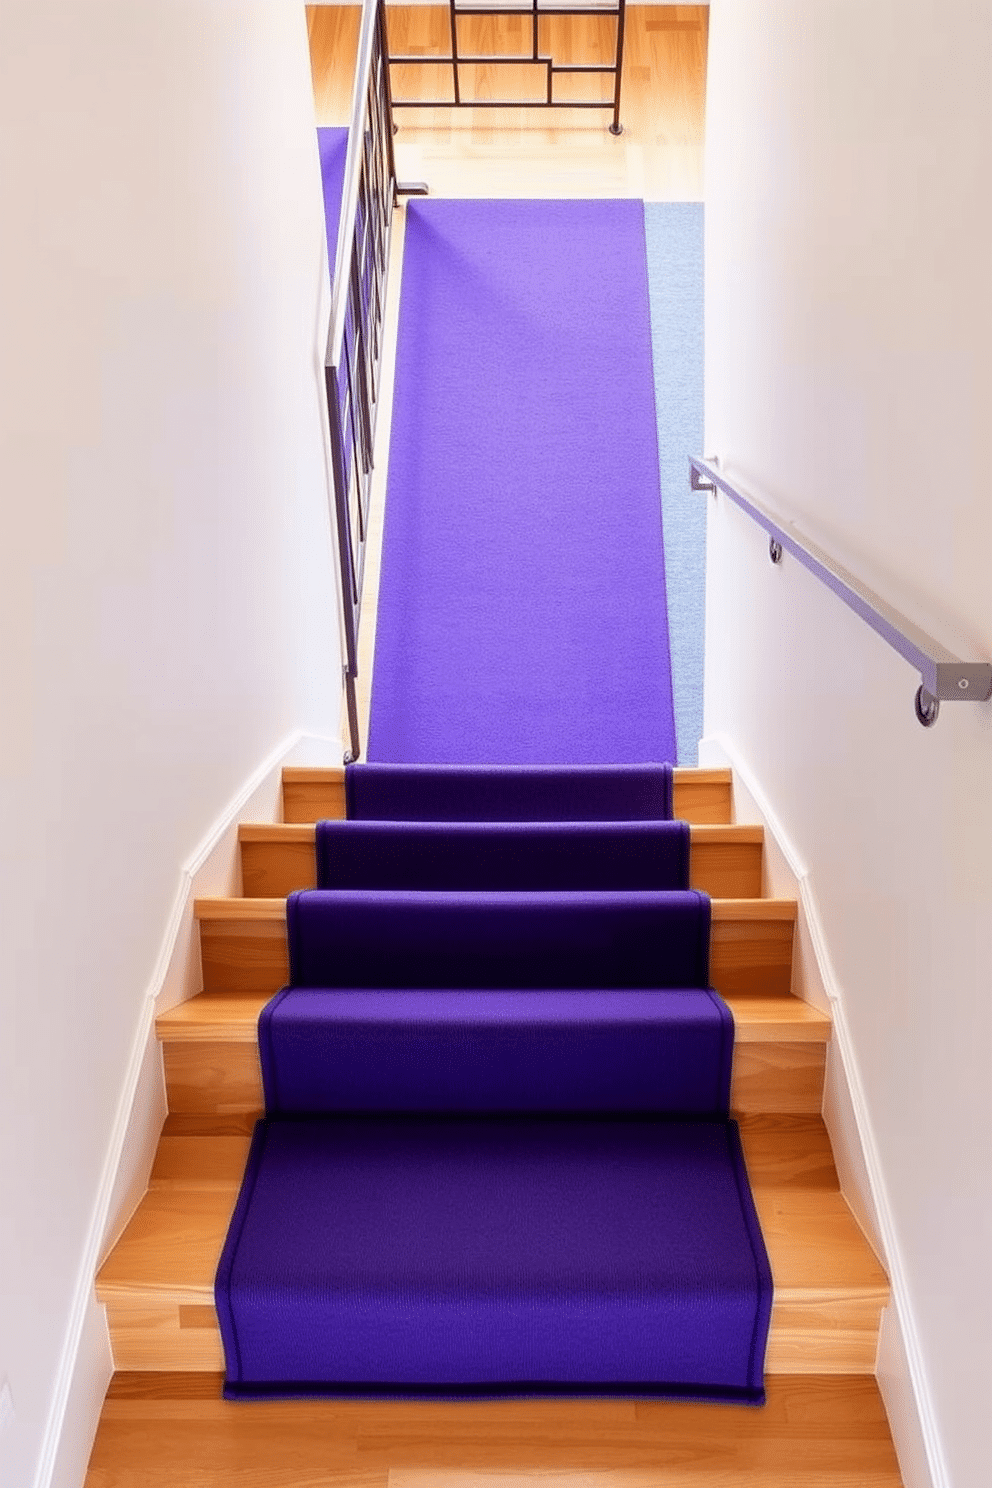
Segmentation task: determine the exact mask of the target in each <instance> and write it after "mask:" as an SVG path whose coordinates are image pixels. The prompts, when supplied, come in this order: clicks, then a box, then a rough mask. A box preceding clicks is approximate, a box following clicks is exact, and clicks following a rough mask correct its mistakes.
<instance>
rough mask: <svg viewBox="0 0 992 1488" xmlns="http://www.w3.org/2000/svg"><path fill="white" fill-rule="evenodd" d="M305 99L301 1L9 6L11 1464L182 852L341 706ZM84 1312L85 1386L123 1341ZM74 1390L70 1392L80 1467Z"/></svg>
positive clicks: (6, 1046) (3, 1282)
mask: <svg viewBox="0 0 992 1488" xmlns="http://www.w3.org/2000/svg"><path fill="white" fill-rule="evenodd" d="M313 123H314V121H313V105H312V96H311V91H310V77H309V66H308V59H307V49H306V29H305V18H304V9H303V5H302V3H299V4H297V3H291V0H268V3H266V0H240V3H237V4H235V3H233V0H227V3H224V0H198V3H196V4H195V5H194V4H171V3H167V4H162V5H151V6H149V5H135V4H133V3H132V0H51V3H48V4H45V5H37V4H35V3H34V0H13V3H11V0H5V4H4V7H3V17H2V22H0V203H2V207H0V212H2V228H0V232H2V236H3V251H2V257H0V262H2V273H0V389H2V395H0V451H2V453H0V493H2V494H0V502H2V511H0V515H2V528H0V555H2V556H0V562H2V574H3V578H2V583H0V678H2V682H0V719H2V722H0V800H2V842H3V850H2V862H0V904H2V922H3V933H2V935H0V1382H2V1380H3V1379H4V1377H6V1378H7V1379H8V1380H9V1384H10V1389H11V1393H12V1398H13V1406H14V1417H13V1420H12V1422H11V1423H10V1425H9V1427H8V1429H7V1430H6V1431H5V1432H4V1433H3V1436H2V1438H0V1482H2V1483H3V1484H4V1485H11V1488H14V1485H16V1488H25V1485H27V1484H30V1483H31V1482H32V1481H34V1480H35V1475H36V1473H37V1472H38V1471H39V1465H40V1471H41V1472H42V1474H45V1473H47V1472H48V1470H49V1468H50V1465H51V1462H50V1459H51V1455H52V1441H53V1438H52V1429H51V1422H52V1421H53V1419H54V1416H53V1411H55V1408H56V1406H57V1401H56V1382H57V1378H62V1381H63V1384H64V1381H65V1375H64V1372H63V1374H62V1375H61V1376H60V1374H59V1371H60V1369H62V1368H63V1365H64V1362H65V1361H64V1358H63V1352H64V1348H65V1346H66V1344H67V1342H68V1343H69V1344H71V1343H72V1338H71V1336H70V1335H71V1331H72V1330H71V1327H70V1324H71V1323H72V1319H73V1316H75V1317H76V1324H77V1325H78V1321H79V1319H78V1306H77V1312H76V1314H73V1306H74V1299H78V1298H79V1297H80V1296H85V1295H86V1291H85V1289H86V1288H87V1287H88V1285H89V1282H90V1280H91V1278H89V1277H87V1276H85V1275H84V1274H83V1271H84V1261H85V1258H86V1252H87V1244H88V1237H90V1238H91V1237H92V1235H93V1233H94V1224H95V1223H96V1222H97V1220H98V1218H99V1216H97V1215H96V1213H95V1205H96V1202H97V1199H96V1196H97V1194H98V1192H99V1189H100V1183H101V1174H103V1173H104V1170H105V1166H106V1162H107V1159H108V1153H109V1150H110V1149H109V1144H110V1142H111V1135H112V1133H113V1131H114V1130H115V1122H117V1123H118V1125H119V1118H120V1111H119V1107H120V1105H121V1102H122V1099H123V1098H124V1095H125V1093H126V1092H125V1083H126V1076H127V1072H128V1069H129V1061H131V1060H132V1056H133V1054H134V1051H135V1048H136V1039H137V1038H138V1034H139V1030H140V1028H141V1025H142V1019H143V1018H146V1017H147V998H148V995H149V992H150V991H154V990H156V989H155V988H154V987H153V986H152V979H153V976H154V973H155V967H156V961H157V958H158V956H159V951H160V947H161V944H162V940H163V936H164V934H165V932H166V928H167V923H168V920H169V916H170V911H171V910H172V908H173V905H174V902H175V899H176V893H177V889H178V887H179V883H180V869H181V866H182V865H183V863H184V862H185V861H186V860H187V859H188V858H189V857H190V854H191V852H192V851H193V849H194V848H195V846H196V844H197V843H199V842H200V841H201V840H202V839H203V837H204V834H205V833H206V832H207V831H208V829H209V828H210V826H211V824H212V823H213V822H214V821H215V820H216V819H217V817H218V815H219V813H221V812H222V811H223V808H224V807H225V805H226V804H227V803H228V802H229V801H230V800H231V799H232V798H233V797H234V796H236V795H237V793H238V791H239V790H240V789H241V788H242V787H243V786H244V784H245V782H246V781H249V780H250V779H251V777H252V776H253V773H254V772H256V771H257V769H258V767H259V765H260V763H261V762H262V761H264V760H265V759H267V758H268V757H269V756H270V755H271V754H272V752H273V750H274V749H276V748H277V746H278V745H279V743H280V741H282V740H285V739H286V738H288V737H290V736H292V735H293V734H294V733H298V732H300V731H305V732H308V733H310V734H313V735H325V736H326V735H336V734H337V732H338V723H339V706H340V655H339V641H338V623H337V601H336V591H335V587H334V580H333V571H332V568H331V563H330V551H331V550H330V536H329V523H328V518H327V510H326V499H327V497H326V480H325V463H324V462H325V441H324V425H323V421H322V417H323V416H322V412H321V405H320V398H321V382H320V361H321V350H322V342H323V325H322V323H321V322H322V318H323V317H325V316H326V261H325V257H326V256H325V249H324V245H323V219H322V212H321V198H320V190H319V173H318V164H317V155H316V146H315V139H314V134H313ZM80 1287H82V1288H83V1290H82V1291H80V1290H79V1289H80ZM77 1333H78V1326H77ZM83 1335H84V1347H83V1353H85V1354H86V1358H85V1360H83V1361H82V1363H81V1368H85V1369H86V1370H88V1371H89V1374H88V1378H90V1380H91V1383H92V1381H93V1380H96V1378H97V1376H98V1375H99V1373H100V1370H101V1368H105V1367H106V1355H105V1352H104V1353H101V1349H100V1347H99V1339H97V1340H96V1342H94V1337H95V1335H94V1334H93V1330H92V1327H90V1325H89V1324H87V1325H86V1327H84V1329H83ZM87 1351H88V1352H87ZM85 1393H86V1392H85V1390H83V1391H82V1392H81V1394H80V1395H79V1397H78V1399H77V1400H76V1401H75V1404H74V1405H71V1407H70V1411H69V1429H70V1430H71V1432H73V1433H75V1438H76V1441H75V1452H76V1467H75V1471H76V1474H77V1476H78V1479H79V1481H81V1471H82V1467H81V1462H82V1463H85V1453H86V1451H88V1442H84V1440H83V1439H84V1438H85V1436H86V1432H87V1430H91V1429H92V1424H93V1422H92V1414H91V1411H90V1408H89V1406H87V1404H86V1401H85V1398H84V1397H85ZM96 1393H97V1395H98V1394H99V1391H96ZM80 1402H82V1403H80ZM56 1414H57V1411H56ZM56 1424H57V1423H56ZM46 1431H48V1436H47V1437H46ZM43 1443H44V1444H46V1445H45V1450H44V1452H43ZM80 1453H82V1458H81V1462H80V1460H79V1458H80ZM62 1455H63V1459H64V1460H68V1461H69V1462H70V1466H69V1467H64V1468H63V1472H64V1474H65V1475H66V1481H69V1480H71V1476H72V1470H71V1459H72V1453H71V1452H70V1453H69V1456H68V1459H67V1458H66V1454H65V1452H63V1454H62ZM43 1459H44V1460H43ZM39 1480H40V1479H39Z"/></svg>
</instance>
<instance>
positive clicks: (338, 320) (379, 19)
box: [325, 0, 427, 759]
mask: <svg viewBox="0 0 992 1488" xmlns="http://www.w3.org/2000/svg"><path fill="white" fill-rule="evenodd" d="M426 190H427V188H426V186H423V185H421V184H419V183H418V184H416V185H408V186H402V185H400V184H399V183H398V182H397V180H396V162H395V158H394V155H393V121H392V108H391V100H390V92H389V62H388V52H387V47H386V18H385V4H384V0H365V4H364V6H363V9H362V24H361V31H360V33H359V41H358V60H357V63H356V69H355V91H354V96H353V102H352V112H351V122H350V125H349V129H348V153H347V159H346V163H345V169H344V184H343V187H342V200H341V217H340V225H339V228H338V240H337V247H336V252H335V255H334V263H333V265H332V268H331V272H332V293H331V324H330V331H329V335H328V344H327V356H326V359H325V383H326V388H327V411H328V418H329V421H330V434H331V462H332V469H333V481H334V508H335V519H336V526H337V537H338V554H339V558H340V568H341V599H342V605H343V619H344V653H345V656H344V683H345V692H346V697H347V707H348V731H349V735H350V750H349V755H348V757H349V758H351V759H357V758H358V756H359V754H360V752H361V741H360V736H359V725H358V701H357V695H356V688H355V684H356V680H357V677H358V628H359V622H360V619H361V608H362V580H363V577H364V571H365V548H366V541H367V538H368V529H369V506H370V501H371V493H372V467H373V451H374V447H375V432H376V420H377V414H378V410H379V399H380V392H381V364H382V347H383V334H384V329H385V314H386V288H387V281H388V274H389V250H390V241H391V234H392V218H393V207H394V205H395V203H396V198H397V196H398V195H399V194H400V193H401V192H407V193H413V194H416V195H423V194H425V193H426Z"/></svg>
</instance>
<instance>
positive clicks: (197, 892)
mask: <svg viewBox="0 0 992 1488" xmlns="http://www.w3.org/2000/svg"><path fill="white" fill-rule="evenodd" d="M342 752H343V746H342V743H341V740H340V739H331V738H321V737H318V736H315V735H312V734H302V733H300V732H296V733H293V734H291V735H290V736H289V737H288V738H285V739H283V740H282V742H281V743H280V744H278V745H277V746H276V748H275V749H274V750H273V751H272V752H271V754H269V756H268V757H267V758H266V759H265V760H263V761H262V763H261V764H260V765H259V766H258V768H257V769H256V770H255V771H253V773H252V774H251V776H250V777H249V778H248V780H247V781H246V782H245V783H244V785H243V786H242V787H241V789H240V790H239V791H238V792H237V793H236V795H235V796H234V797H233V798H232V799H231V800H230V801H229V802H228V804H227V805H226V806H225V807H224V809H223V811H221V813H220V814H219V816H218V817H217V819H216V821H215V822H214V824H213V826H212V827H211V828H210V830H209V831H208V832H207V833H206V835H205V836H204V838H203V839H202V841H201V842H200V844H199V846H198V847H197V848H196V849H195V851H194V852H193V853H192V854H191V856H190V857H189V858H188V859H187V861H186V862H185V863H184V864H183V867H182V870H181V873H180V880H179V887H178V890H177V892H176V897H175V900H174V902H173V906H172V912H171V914H170V916H169V920H168V923H167V926H166V930H165V934H164V936H163V938H162V945H161V948H160V950H159V954H158V959H157V961H156V964H155V969H154V971H153V972H152V976H151V979H150V981H149V983H148V987H147V989H146V991H145V995H144V998H143V999H142V1004H141V1012H140V1016H139V1019H138V1026H137V1028H136V1030H135V1035H134V1040H133V1042H132V1045H131V1054H130V1058H129V1060H128V1065H127V1070H126V1072H125V1075H124V1080H123V1083H122V1088H121V1094H120V1099H119V1100H118V1103H117V1112H116V1115H115V1118H114V1124H113V1127H112V1129H111V1133H110V1138H109V1140H108V1144H107V1154H106V1158H105V1160H104V1164H103V1169H102V1172H101V1176H100V1184H99V1188H98V1190H97V1196H96V1200H95V1202H94V1206H93V1214H92V1219H91V1221H90V1226H89V1230H88V1232H87V1238H86V1244H85V1247H84V1251H83V1257H82V1261H81V1263H80V1268H79V1272H78V1275H77V1280H76V1286H75V1290H74V1293H73V1302H72V1307H71V1310H70V1314H69V1323H68V1326H67V1329H66V1337H65V1343H64V1344H63V1348H62V1354H61V1358H60V1360H59V1367H58V1371H57V1373H56V1377H55V1388H54V1390H53V1393H52V1403H51V1406H50V1409H49V1413H48V1420H47V1423H46V1427H45V1436H44V1440H43V1442H42V1449H41V1453H40V1455H39V1459H38V1468H37V1471H36V1473H35V1480H34V1488H79V1485H80V1484H81V1483H82V1482H83V1479H84V1478H85V1476H86V1467H87V1463H88V1462H89V1456H90V1452H91V1451H92V1446H93V1438H94V1436H95V1434H96V1428H97V1426H98V1424H99V1420H100V1410H101V1408H102V1405H103V1397H104V1395H105V1393H106V1389H107V1385H108V1384H109V1382H110V1377H111V1375H112V1374H113V1362H112V1358H111V1353H110V1338H109V1334H108V1333H107V1323H106V1315H105V1311H104V1309H103V1308H102V1307H99V1306H98V1305H97V1303H96V1300H95V1298H94V1294H93V1279H94V1277H95V1275H96V1273H97V1270H98V1269H99V1264H100V1261H101V1259H102V1257H103V1256H104V1255H105V1254H106V1252H107V1251H108V1250H109V1249H110V1248H111V1245H112V1244H113V1243H114V1241H115V1240H116V1238H117V1236H118V1235H119V1234H120V1232H121V1230H123V1228H124V1226H125V1224H126V1223H127V1221H128V1220H129V1219H130V1217H131V1215H132V1214H133V1213H134V1210H135V1208H136V1207H137V1204H138V1203H139V1202H140V1200H141V1197H142V1195H143V1194H144V1192H145V1190H146V1188H147V1187H148V1175H149V1173H150V1172H151V1166H152V1162H153V1160H154V1157H155V1149H156V1146H157V1144H158V1138H159V1133H160V1131H161V1127H162V1122H163V1120H164V1118H165V1111H166V1105H165V1079H164V1075H163V1070H162V1054H161V1048H160V1046H159V1043H158V1040H157V1039H156V1037H155V1018H156V1015H157V1014H158V1013H159V1012H162V1011H165V1010H166V1009H168V1008H170V1007H174V1006H175V1005H176V1004H177V1003H179V1002H183V1001H185V1000H186V999H187V998H189V997H192V996H194V995H195V994H196V993H197V992H198V991H199V990H200V986H199V981H200V958H199V944H198V941H197V938H196V936H195V934H194V928H195V927H194V921H193V901H194V899H197V898H201V897H205V896H210V895H215V894H216V895H223V894H230V893H237V892H238V891H239V888H240V884H239V880H238V874H239V867H238V855H237V831H238V823H239V822H240V821H243V820H245V819H254V820H256V821H278V820H279V817H280V814H281V813H280V808H281V794H280V783H281V772H282V768H283V766H284V765H340V763H341V759H342Z"/></svg>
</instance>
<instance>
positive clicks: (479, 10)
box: [389, 0, 626, 134]
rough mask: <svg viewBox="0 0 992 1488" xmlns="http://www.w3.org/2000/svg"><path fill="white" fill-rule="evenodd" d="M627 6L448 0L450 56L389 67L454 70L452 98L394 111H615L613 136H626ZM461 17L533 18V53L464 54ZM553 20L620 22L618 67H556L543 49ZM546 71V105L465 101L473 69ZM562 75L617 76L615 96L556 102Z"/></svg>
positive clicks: (619, 1)
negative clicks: (545, 28) (466, 74)
mask: <svg viewBox="0 0 992 1488" xmlns="http://www.w3.org/2000/svg"><path fill="white" fill-rule="evenodd" d="M625 10H626V0H616V3H614V4H610V3H606V4H602V5H601V4H597V3H595V0H594V3H593V4H583V3H582V0H575V3H573V4H571V5H569V4H568V3H567V0H564V3H563V0H553V3H551V4H547V5H544V4H540V3H539V0H530V4H529V5H527V4H523V5H521V4H517V5H514V4H512V3H510V4H504V5H501V4H499V3H498V0H497V3H496V4H493V5H485V4H482V5H479V4H476V5H472V4H468V5H466V4H461V5H460V4H458V3H457V0H448V13H449V24H450V35H451V52H450V54H449V55H447V56H443V55H438V54H432V53H428V54H421V53H417V54H414V55H410V56H408V55H397V56H390V58H389V65H390V67H400V66H404V67H416V66H430V67H438V66H449V67H450V68H451V79H452V87H453V91H454V97H453V98H443V99H425V98H394V99H393V108H396V109H399V108H559V109H610V110H611V111H612V113H613V121H612V123H611V124H610V133H611V134H621V133H622V132H623V125H622V124H621V123H620V87H621V83H622V80H623V38H624V18H625ZM462 16H529V17H530V21H531V50H530V53H529V54H526V55H522V54H517V55H511V56H506V55H502V54H498V55H489V54H486V55H482V56H477V55H474V54H473V55H466V54H463V53H462V52H461V51H460V50H459V44H458V21H459V18H460V17H462ZM550 16H605V17H607V18H613V19H615V21H616V47H615V51H614V56H613V61H612V62H608V63H598V62H556V61H555V60H554V58H553V57H551V56H550V55H548V54H546V53H543V52H542V51H541V46H540V23H541V21H542V19H544V18H545V17H550ZM477 65H478V66H485V67H491V66H517V67H520V66H527V65H531V66H542V67H543V68H544V71H545V97H544V98H542V99H519V98H516V99H507V98H499V99H494V98H477V97H474V96H473V97H470V98H465V97H464V96H463V88H462V80H461V71H460V70H461V68H462V67H468V66H477ZM563 74H580V75H581V74H600V75H612V76H613V96H612V98H610V99H608V100H607V99H574V98H556V97H555V87H554V80H555V78H556V77H559V76H561V75H563Z"/></svg>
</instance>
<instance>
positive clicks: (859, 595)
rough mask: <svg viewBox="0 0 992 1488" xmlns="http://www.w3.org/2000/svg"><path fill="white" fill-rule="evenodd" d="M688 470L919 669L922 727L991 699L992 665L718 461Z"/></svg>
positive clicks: (697, 487) (775, 557) (692, 464)
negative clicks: (840, 559)
mask: <svg viewBox="0 0 992 1488" xmlns="http://www.w3.org/2000/svg"><path fill="white" fill-rule="evenodd" d="M689 468H690V478H691V482H692V489H693V490H694V491H713V492H716V491H722V492H723V494H724V495H725V496H729V498H730V500H731V501H733V502H734V503H735V504H736V505H737V506H739V507H740V508H741V510H742V511H744V512H746V513H747V515H748V516H749V517H751V518H752V520H753V521H755V522H757V524H758V526H759V527H763V528H764V529H765V531H766V532H767V533H768V536H769V544H768V552H769V557H770V558H771V561H772V562H773V563H780V562H781V560H782V554H783V552H786V553H791V554H792V556H793V557H794V558H796V559H798V561H799V562H800V563H801V564H802V566H803V567H804V568H805V569H807V570H808V571H809V572H810V573H811V574H813V576H814V577H815V578H817V579H819V580H820V582H821V583H822V584H825V585H826V587H827V588H828V589H830V590H831V591H832V592H833V593H834V594H836V595H837V597H838V599H842V600H843V601H844V603H845V604H846V605H847V606H848V608H849V609H852V610H853V611H854V613H855V614H856V615H860V616H861V619H862V620H864V621H865V623H866V624H867V625H870V626H871V628H872V630H873V631H875V633H876V635H880V636H881V637H882V639H883V641H887V642H888V644H889V645H890V646H891V647H892V648H893V650H895V651H898V653H899V655H900V656H902V657H903V658H904V659H905V660H906V661H908V662H909V663H910V665H911V666H914V667H916V668H917V670H918V671H919V673H920V686H919V687H918V689H917V692H916V716H917V718H918V719H919V721H920V723H922V724H923V726H924V728H929V727H930V726H931V725H932V724H934V723H936V721H937V715H938V713H939V712H940V704H941V703H942V702H945V703H951V702H954V703H958V702H963V703H984V702H987V701H988V699H989V698H990V697H992V663H990V662H987V661H962V660H961V658H960V657H958V656H955V654H954V653H953V651H948V649H947V647H946V646H942V645H941V643H940V642H939V641H936V640H934V638H933V636H932V635H929V634H928V633H927V632H926V631H925V630H923V629H921V627H920V626H918V625H916V624H914V623H913V621H912V620H909V619H907V618H906V616H905V615H903V614H901V613H900V611H899V610H897V609H895V608H894V606H893V605H890V604H889V603H888V601H887V600H884V599H882V598H881V596H880V595H878V594H876V593H875V592H874V591H873V590H872V589H869V588H868V587H867V585H865V584H862V583H861V581H860V580H859V579H857V578H855V576H854V575H853V574H852V573H850V572H849V571H848V570H847V569H846V568H843V567H842V566H841V564H839V563H837V562H836V560H835V559H833V558H831V557H830V556H829V554H827V553H825V552H824V551H823V549H822V548H819V547H817V545H816V544H815V543H813V542H811V541H810V540H809V538H807V537H804V536H803V534H802V533H800V532H799V531H798V529H797V528H796V527H795V526H794V525H793V524H792V523H791V522H786V523H782V522H780V521H776V519H775V518H774V517H773V516H771V514H770V513H769V512H768V511H766V510H765V508H764V506H763V505H762V503H761V502H760V501H758V500H757V498H756V497H755V496H754V495H753V494H752V493H751V492H750V491H748V490H746V489H745V488H744V487H743V486H741V485H740V483H739V482H731V481H730V480H728V479H727V477H726V476H725V475H724V474H723V473H722V472H721V470H720V468H719V464H718V462H717V460H716V459H701V458H698V457H696V456H692V457H690V460H689Z"/></svg>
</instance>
